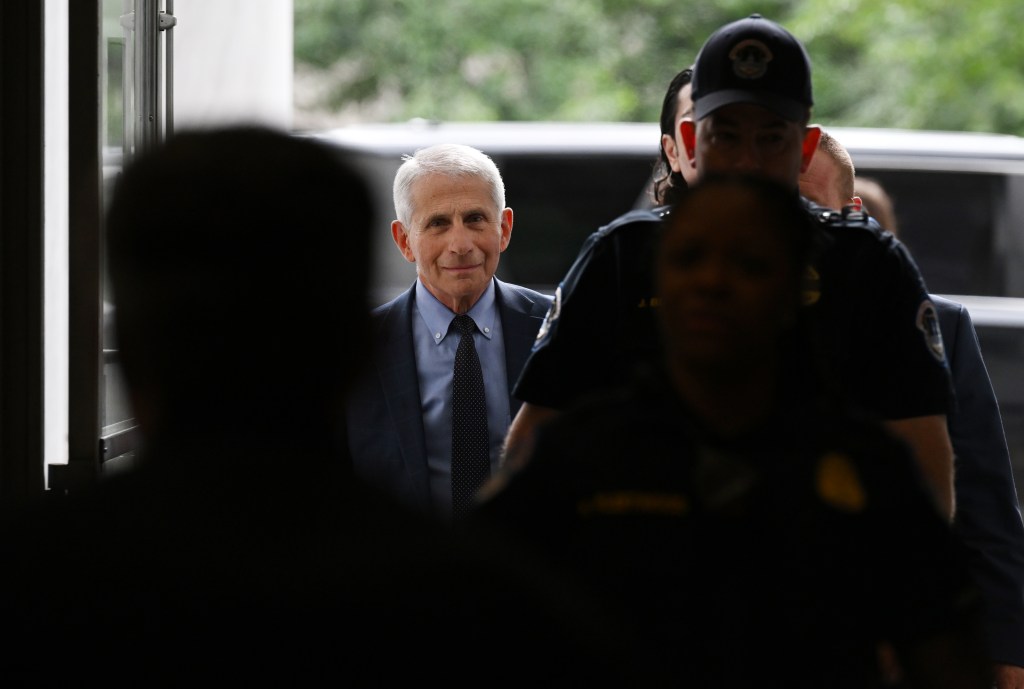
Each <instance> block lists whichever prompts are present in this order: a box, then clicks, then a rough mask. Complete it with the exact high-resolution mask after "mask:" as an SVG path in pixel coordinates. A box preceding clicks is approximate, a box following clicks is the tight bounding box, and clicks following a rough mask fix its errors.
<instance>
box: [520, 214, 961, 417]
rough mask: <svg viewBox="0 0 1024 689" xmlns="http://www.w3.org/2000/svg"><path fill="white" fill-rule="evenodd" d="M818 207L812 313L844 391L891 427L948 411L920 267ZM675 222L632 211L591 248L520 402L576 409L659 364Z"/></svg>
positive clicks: (897, 246)
mask: <svg viewBox="0 0 1024 689" xmlns="http://www.w3.org/2000/svg"><path fill="white" fill-rule="evenodd" d="M806 205H807V208H808V212H809V213H811V214H812V215H813V216H814V217H816V218H818V223H817V224H818V226H819V227H820V229H821V232H820V233H819V234H820V237H819V240H820V251H819V254H818V258H817V259H816V261H815V264H814V265H813V266H811V268H809V271H808V273H809V279H808V284H807V288H806V292H805V301H806V308H808V309H810V310H812V311H811V316H812V318H811V319H810V320H811V322H812V323H813V324H814V329H815V332H816V333H817V337H818V338H819V340H820V341H819V343H818V345H819V347H820V351H824V352H827V353H828V361H827V364H828V366H829V369H830V372H831V374H832V377H833V378H834V380H835V384H836V385H837V386H838V387H839V391H840V392H842V393H843V394H847V395H849V396H850V398H851V399H852V400H854V401H855V402H856V403H858V404H860V405H862V406H863V407H864V408H866V409H868V410H871V411H872V412H873V413H875V414H877V415H878V416H880V417H881V418H884V419H900V418H912V417H917V416H928V415H933V414H945V413H947V411H948V409H949V405H950V400H951V388H950V382H949V373H948V370H947V367H946V361H945V356H944V353H943V349H942V338H941V336H940V335H939V329H938V323H937V319H936V316H935V309H934V306H933V305H932V304H931V301H930V300H929V298H928V294H927V290H926V288H925V284H924V280H923V279H922V277H921V275H920V272H919V271H918V268H917V265H916V264H915V262H914V260H913V258H912V257H911V256H910V254H909V253H908V252H907V250H906V248H905V247H904V245H903V244H902V243H900V242H899V240H897V239H896V238H895V237H893V236H892V235H891V234H889V233H887V232H883V231H882V230H881V229H880V228H879V227H878V225H877V223H875V222H874V221H871V220H869V219H868V218H867V216H865V215H864V214H855V215H849V216H844V215H842V214H840V213H837V212H834V211H828V210H827V209H824V208H821V207H818V206H815V205H814V204H811V203H810V202H806ZM667 215H668V209H667V208H665V207H662V208H656V209H652V210H635V211H631V212H629V213H627V214H625V215H623V216H621V217H619V218H618V219H616V220H615V221H613V222H612V223H611V224H609V225H607V226H605V227H603V228H601V229H600V230H598V231H597V232H595V233H594V234H592V235H591V236H590V237H589V238H588V239H587V240H586V242H585V243H584V245H583V248H582V249H581V251H580V254H579V256H578V257H577V259H576V261H575V262H574V263H573V265H572V267H571V268H570V269H569V272H568V273H567V275H566V277H565V279H564V280H563V281H562V283H561V284H560V285H559V287H558V290H557V292H556V295H555V301H554V304H553V305H552V306H551V309H550V310H549V312H548V316H547V318H546V320H545V323H544V325H543V326H542V327H541V330H540V333H539V334H538V337H537V342H536V343H535V345H534V348H533V352H532V353H531V355H530V358H529V359H528V360H527V363H526V366H525V367H524V369H523V372H522V374H521V375H520V377H519V381H518V383H517V384H516V386H515V390H514V394H515V396H516V397H518V398H519V399H521V400H523V401H525V402H529V403H531V404H535V405H540V406H545V407H553V408H556V409H564V408H566V407H568V406H570V405H571V404H572V403H573V402H575V401H577V400H579V399H581V398H585V397H587V396H589V395H591V394H594V393H597V392H600V391H601V390H605V389H608V388H610V387H615V386H619V385H621V384H623V383H626V382H628V381H629V379H630V378H631V377H632V376H633V375H635V373H636V371H637V369H643V368H647V367H649V366H650V363H651V362H652V361H657V359H658V356H659V336H658V332H657V324H656V321H655V318H654V315H653V308H656V299H655V296H654V290H653V279H652V278H653V258H654V252H655V251H656V249H657V240H658V235H659V231H660V228H661V223H662V221H663V219H664V218H665V217H667Z"/></svg>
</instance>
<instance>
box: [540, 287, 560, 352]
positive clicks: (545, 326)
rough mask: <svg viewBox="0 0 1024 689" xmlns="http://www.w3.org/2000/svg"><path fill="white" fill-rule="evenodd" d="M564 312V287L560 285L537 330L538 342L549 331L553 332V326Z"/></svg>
mask: <svg viewBox="0 0 1024 689" xmlns="http://www.w3.org/2000/svg"><path fill="white" fill-rule="evenodd" d="M561 312H562V287H561V285H559V286H558V287H556V288H555V297H554V299H552V300H551V306H549V307H548V312H547V313H546V314H544V321H543V322H542V323H541V324H540V329H539V330H537V339H536V341H537V342H540V341H541V340H543V339H544V338H545V337H547V335H548V333H549V332H551V327H552V326H553V325H554V324H555V321H557V320H558V316H559V314H561Z"/></svg>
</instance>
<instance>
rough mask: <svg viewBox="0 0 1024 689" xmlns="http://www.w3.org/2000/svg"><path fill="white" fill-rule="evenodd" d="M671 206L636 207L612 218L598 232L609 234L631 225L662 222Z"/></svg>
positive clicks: (658, 223)
mask: <svg viewBox="0 0 1024 689" xmlns="http://www.w3.org/2000/svg"><path fill="white" fill-rule="evenodd" d="M669 210H670V207H669V206H657V207H655V208H634V209H633V210H631V211H629V212H628V213H624V214H622V215H620V216H619V217H617V218H615V220H612V221H611V222H610V223H608V224H607V225H605V226H604V227H602V228H601V229H599V230H598V234H601V235H608V234H611V233H613V232H616V231H618V230H620V229H622V228H625V227H628V226H630V225H637V224H640V225H647V224H649V223H654V224H657V225H660V224H661V221H662V220H663V219H665V218H666V217H668V214H669Z"/></svg>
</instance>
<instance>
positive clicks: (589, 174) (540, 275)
mask: <svg viewBox="0 0 1024 689" xmlns="http://www.w3.org/2000/svg"><path fill="white" fill-rule="evenodd" d="M495 162H496V163H497V164H498V167H499V169H501V174H502V178H503V179H504V180H505V196H506V198H507V201H506V203H507V204H508V205H509V206H510V207H511V208H512V210H513V211H514V213H515V215H514V218H515V220H514V226H513V230H512V243H511V244H510V245H509V249H508V251H506V252H505V253H504V254H503V255H502V257H501V263H500V264H499V265H498V277H499V278H500V279H502V280H507V281H509V282H514V283H516V284H520V285H527V286H530V287H533V288H535V289H541V290H548V291H550V290H553V289H554V287H555V286H556V285H557V284H558V282H559V281H560V280H561V279H562V277H563V276H564V275H565V273H566V271H567V270H568V269H569V266H570V265H572V262H573V259H575V258H576V254H577V253H578V252H579V250H580V246H581V245H582V244H583V241H584V240H585V239H586V238H587V236H588V235H589V234H590V233H591V232H594V231H595V230H597V229H598V228H599V227H601V226H602V225H606V224H608V223H609V222H611V221H612V220H614V219H615V218H616V217H617V216H619V215H622V214H623V213H625V212H626V211H628V210H630V209H631V208H633V207H634V205H635V204H636V201H637V198H638V197H639V196H640V194H641V193H642V190H643V188H644V185H645V184H646V182H647V179H648V177H650V175H651V169H652V167H653V165H654V162H655V158H654V155H653V154H652V155H650V156H616V157H600V156H558V157H552V156H505V157H497V156H496V160H495Z"/></svg>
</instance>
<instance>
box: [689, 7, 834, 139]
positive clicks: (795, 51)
mask: <svg viewBox="0 0 1024 689" xmlns="http://www.w3.org/2000/svg"><path fill="white" fill-rule="evenodd" d="M691 88H692V98H693V104H694V117H696V118H697V119H698V120H700V119H702V118H704V117H707V116H708V115H710V114H711V113H712V112H714V111H715V110H717V109H718V108H721V107H722V106H725V105H731V104H732V103H752V104H754V105H760V106H763V107H765V108H768V109H769V110H771V111H772V112H774V113H776V114H777V115H781V116H782V117H784V118H786V119H787V120H790V121H793V122H802V121H804V120H805V119H806V118H807V113H808V109H809V108H810V107H811V105H813V104H814V100H813V98H812V96H811V61H810V59H809V58H808V57H807V51H806V50H804V47H803V45H802V44H801V43H800V41H798V40H797V39H796V38H795V37H794V36H793V35H792V34H791V33H789V32H788V31H786V30H785V29H784V28H782V27H781V26H779V25H778V24H776V23H775V22H773V21H771V20H769V19H765V18H764V17H762V16H761V15H760V14H752V15H750V16H749V17H747V18H746V19H740V20H739V21H735V22H733V23H731V24H726V25H725V26H723V27H721V28H720V29H718V30H717V31H715V32H714V33H713V34H711V36H710V37H709V38H708V40H707V41H706V42H705V43H704V47H703V48H701V49H700V53H698V54H697V61H696V63H695V65H694V69H693V81H692V84H691Z"/></svg>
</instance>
